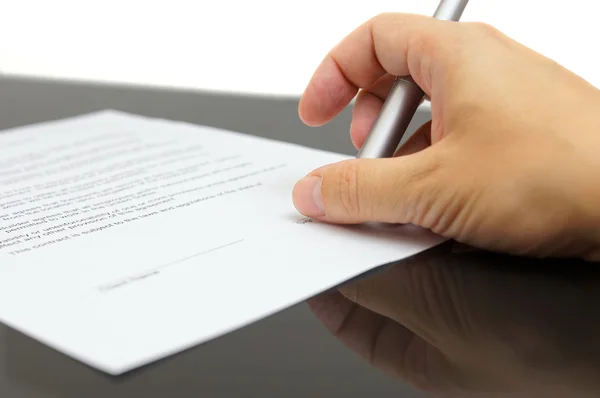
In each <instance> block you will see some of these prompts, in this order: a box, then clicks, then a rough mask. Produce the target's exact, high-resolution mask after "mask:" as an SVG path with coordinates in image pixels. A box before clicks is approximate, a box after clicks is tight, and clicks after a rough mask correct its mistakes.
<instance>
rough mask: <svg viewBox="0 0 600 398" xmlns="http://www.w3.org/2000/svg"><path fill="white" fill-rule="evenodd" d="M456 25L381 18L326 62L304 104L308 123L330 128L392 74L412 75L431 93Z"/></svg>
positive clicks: (421, 19)
mask: <svg viewBox="0 0 600 398" xmlns="http://www.w3.org/2000/svg"><path fill="white" fill-rule="evenodd" d="M454 26H455V24H454V23H453V22H448V21H440V20H436V19H433V18H431V17H426V16H421V15H411V14H394V13H386V14H380V15H378V16H376V17H374V18H372V19H370V20H369V21H367V22H366V23H364V24H363V25H361V26H360V27H358V28H357V29H356V30H354V31H353V32H352V33H350V34H349V35H348V36H347V37H346V38H345V39H344V40H342V41H341V42H340V43H339V44H338V45H337V46H336V47H335V48H333V49H332V50H331V51H330V52H329V54H327V56H326V57H325V59H324V60H323V61H322V62H321V64H320V65H319V67H318V68H317V70H316V71H315V73H314V74H313V76H312V78H311V80H310V82H309V84H308V86H307V87H306V90H305V91H304V94H303V95H302V98H301V99H300V104H299V115H300V118H301V119H302V121H303V122H304V123H306V124H308V125H311V126H319V125H322V124H324V123H327V122H328V121H329V120H331V119H332V118H333V117H335V116H336V115H337V114H338V113H339V112H341V111H342V110H343V109H344V107H345V106H346V105H348V104H349V103H350V101H351V100H352V98H354V96H355V95H356V93H357V92H358V90H359V89H361V88H367V87H369V86H370V85H371V84H373V83H374V82H375V81H376V80H377V79H379V78H380V77H382V76H383V75H385V74H386V73H389V74H392V75H394V76H407V75H411V76H412V78H413V79H414V80H415V82H416V83H417V84H418V85H419V86H420V87H421V88H422V89H423V91H425V93H426V94H428V95H429V94H430V88H431V75H432V73H433V72H432V70H433V68H434V67H435V66H436V59H437V58H440V57H441V56H443V53H446V52H447V51H448V50H447V48H448V44H449V43H452V41H453V40H454V37H455V36H456V34H455V29H454Z"/></svg>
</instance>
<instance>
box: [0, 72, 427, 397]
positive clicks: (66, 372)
mask: <svg viewBox="0 0 600 398" xmlns="http://www.w3.org/2000/svg"><path fill="white" fill-rule="evenodd" d="M106 108H111V109H118V110H122V111H126V112H131V113H136V114H141V115H147V116H155V117H164V118H170V119H175V120H183V121H188V122H194V123H198V124H205V125H211V126H217V127H221V128H226V129H231V130H235V131H241V132H246V133H250V134H257V135H262V136H266V137H271V138H275V139H280V140H284V141H290V142H295V143H299V144H303V145H306V146H311V147H317V148H323V149H328V150H333V151H338V152H343V153H353V147H352V146H351V144H350V140H349V135H348V127H349V120H350V119H349V117H350V112H349V110H347V111H345V112H344V113H343V114H342V115H341V116H340V117H339V118H338V119H336V120H335V121H334V122H333V123H332V124H330V125H328V126H325V127H323V128H322V129H312V128H308V127H306V126H304V125H303V124H302V123H301V122H300V120H299V119H298V115H297V100H292V99H290V100H282V99H273V98H262V97H258V98H255V97H245V96H229V95H220V94H212V93H202V92H191V91H189V92H186V91H171V90H162V89H160V90H159V89H149V88H139V87H124V86H106V85H97V84H81V83H69V82H53V81H38V80H27V79H12V78H0V129H5V128H9V127H14V126H19V125H23V124H28V123H34V122H41V121H45V120H51V119H57V118H63V117H69V116H74V115H78V114H82V113H87V112H91V111H96V110H101V109H106ZM427 117H428V115H426V114H423V115H419V118H420V119H422V120H423V121H425V120H426V118H427ZM0 156H1V155H0ZM325 396H330V397H346V398H352V397H379V398H385V397H406V398H411V397H420V396H421V395H420V394H418V393H416V392H414V390H413V389H412V388H410V387H407V386H406V385H404V384H403V383H400V382H397V381H395V380H392V379H391V378H389V377H387V376H385V375H383V374H381V373H379V372H378V371H375V370H373V369H371V368H370V367H369V366H368V365H366V364H364V363H363V362H362V361H361V360H359V359H358V358H357V357H356V356H355V355H354V354H352V353H350V352H348V351H346V349H345V348H344V347H342V346H341V344H339V343H338V342H337V341H336V340H335V339H334V338H333V337H331V336H330V335H329V334H328V332H327V331H326V330H325V328H324V327H322V326H321V324H320V323H319V322H318V321H317V320H316V319H315V318H314V316H313V314H312V313H311V312H310V311H309V309H308V308H307V306H306V305H298V306H295V307H293V308H290V309H288V310H286V311H283V312H281V313H279V314H277V315H275V316H272V317H270V318H268V319H264V320H262V321H260V322H258V323H255V324H253V325H251V326H249V327H247V328H244V329H242V330H239V331H237V332H234V333H232V334H229V335H227V336H225V337H223V338H220V339H217V340H214V341H212V342H209V343H207V344H204V345H202V346H199V347H197V348H195V349H192V350H189V351H187V352H185V353H183V354H181V355H178V356H175V357H173V358H169V359H167V360H164V361H161V362H159V363H157V364H155V365H152V366H150V367H148V368H144V369H142V370H140V371H139V372H134V373H133V374H131V375H128V376H127V377H124V378H116V379H113V378H110V377H107V376H104V375H103V374H100V373H96V372H95V371H93V370H91V369H89V368H87V367H85V366H83V365H80V364H79V363H77V362H75V361H73V360H71V359H69V358H67V357H65V356H63V355H62V354H60V353H58V352H55V351H54V350H52V349H49V348H47V347H46V346H44V345H42V344H40V343H38V342H37V341H34V340H32V339H30V338H28V337H26V336H23V335H22V334H20V333H18V332H15V331H14V330H12V329H8V328H6V327H4V326H0V397H2V398H50V397H65V398H67V397H68V398H71V397H72V398H84V397H85V398H100V397H102V398H108V397H110V398H121V397H140V398H141V397H143V398H155V397H169V398H176V397H214V398H216V397H228V398H231V397H262V398H269V397H286V398H293V397H325Z"/></svg>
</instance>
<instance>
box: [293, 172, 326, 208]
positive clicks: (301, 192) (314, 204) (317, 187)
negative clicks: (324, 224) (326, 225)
mask: <svg viewBox="0 0 600 398" xmlns="http://www.w3.org/2000/svg"><path fill="white" fill-rule="evenodd" d="M294 205H295V206H296V208H297V209H298V211H299V212H300V213H302V214H304V215H305V216H308V217H322V216H324V215H325V208H324V206H323V198H322V197H321V177H316V176H310V177H305V178H303V179H301V180H300V181H298V183H297V184H296V187H295V188H294Z"/></svg>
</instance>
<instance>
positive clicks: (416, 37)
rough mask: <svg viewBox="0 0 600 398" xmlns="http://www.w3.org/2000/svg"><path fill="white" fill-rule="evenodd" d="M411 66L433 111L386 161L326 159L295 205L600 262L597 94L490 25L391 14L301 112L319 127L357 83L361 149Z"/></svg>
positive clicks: (356, 35) (362, 33)
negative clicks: (394, 86)
mask: <svg viewBox="0 0 600 398" xmlns="http://www.w3.org/2000/svg"><path fill="white" fill-rule="evenodd" d="M408 74H410V75H412V77H413V79H414V80H415V82H416V83H417V84H419V85H420V86H421V88H422V89H423V90H424V91H425V92H426V94H427V95H428V96H429V97H430V98H431V107H432V121H431V123H430V124H428V125H426V126H423V127H422V128H421V129H420V130H419V131H418V133H417V134H416V135H415V136H413V137H412V139H411V140H410V142H409V143H408V145H406V146H405V147H404V148H402V149H401V150H400V152H399V155H402V156H397V157H395V158H391V159H357V160H349V161H343V162H340V163H337V164H333V165H326V166H324V167H322V168H319V169H317V170H314V171H313V172H312V173H310V175H309V176H307V178H305V179H303V180H301V181H299V182H298V183H297V185H296V187H295V189H294V192H293V200H294V204H295V206H296V208H297V209H298V210H299V211H300V212H301V213H303V214H305V215H307V216H310V217H313V218H316V219H320V220H323V221H326V222H332V223H340V224H351V223H361V222H366V221H377V222H390V223H412V224H416V225H419V226H422V227H425V228H428V229H431V230H433V231H434V232H436V233H438V234H440V235H443V236H445V237H448V238H452V239H455V240H457V241H459V242H461V243H466V244H469V245H472V246H475V247H478V248H483V249H488V250H494V251H499V252H508V253H512V254H527V255H535V256H544V257H545V256H567V257H582V258H586V259H589V260H599V259H600V236H599V235H600V234H599V232H598V230H600V228H599V226H600V221H599V220H600V206H599V205H598V203H599V202H600V184H597V183H596V181H599V180H600V157H598V156H597V153H596V152H597V148H599V147H600V134H599V133H598V132H599V131H600V117H598V115H599V113H598V109H600V94H599V93H598V90H597V89H596V88H594V87H593V86H591V85H589V84H588V83H587V82H586V81H584V80H583V79H581V78H579V77H578V76H575V75H574V74H572V73H571V72H569V71H567V70H566V69H564V68H562V67H561V66H559V65H557V64H556V63H554V62H553V61H551V60H549V59H547V58H544V57H542V56H541V55H539V54H537V53H535V52H533V51H532V50H530V49H528V48H526V47H524V46H522V45H520V44H519V43H516V42H515V41H513V40H511V39H510V38H508V37H506V36H504V35H503V34H502V33H500V32H498V31H496V30H495V29H494V28H491V27H489V26H486V25H481V24H468V23H465V24H457V23H453V22H447V21H437V20H434V19H432V18H427V17H421V16H413V15H400V14H384V15H381V16H378V17H376V18H374V19H372V20H370V21H368V22H367V23H365V24H364V25H362V26H360V27H359V28H358V29H357V30H355V31H354V32H352V33H351V34H350V35H349V36H347V37H346V38H345V39H344V40H343V41H342V42H341V43H340V44H339V45H338V46H336V47H335V48H334V49H333V50H332V51H331V52H330V53H329V54H328V55H327V57H326V58H325V59H324V60H323V62H322V63H321V65H319V67H318V69H317V71H316V72H315V74H314V76H313V77H312V80H311V81H310V83H309V84H308V87H307V88H306V91H305V93H304V95H303V97H302V99H301V101H300V106H299V114H300V118H301V119H302V120H303V121H304V122H305V123H306V124H308V125H311V126H319V125H322V124H324V123H326V122H328V121H329V120H331V119H332V118H333V117H335V116H336V115H337V114H338V113H339V112H340V111H341V110H342V109H343V108H344V107H345V106H346V105H347V104H348V103H349V102H350V101H351V99H352V98H353V97H354V96H355V95H356V93H357V92H358V91H359V90H360V92H359V93H358V97H357V99H356V105H355V108H354V111H353V112H354V114H353V118H352V127H351V131H350V134H351V137H352V142H353V143H354V144H355V145H356V147H357V148H359V147H360V146H361V145H362V143H363V142H364V139H365V136H366V134H367V133H368V130H369V128H370V126H371V125H372V123H373V122H374V120H375V117H376V115H377V113H378V111H379V109H380V107H381V105H382V99H383V98H384V97H385V95H386V93H387V91H388V90H389V87H390V83H391V81H392V80H391V78H390V76H392V75H408Z"/></svg>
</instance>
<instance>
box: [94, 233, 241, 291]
mask: <svg viewBox="0 0 600 398" xmlns="http://www.w3.org/2000/svg"><path fill="white" fill-rule="evenodd" d="M243 241H244V239H239V240H236V241H233V242H229V243H226V244H224V245H221V246H217V247H213V248H212V249H208V250H205V251H203V252H200V253H196V254H192V255H191V256H187V257H184V258H180V259H178V260H175V261H171V262H170V263H166V264H163V265H159V266H158V267H155V268H152V269H150V270H148V271H144V272H143V273H140V274H137V275H131V276H128V277H125V278H122V279H120V280H119V281H116V282H112V283H108V284H105V285H102V286H100V287H99V290H100V291H101V292H107V291H109V290H113V289H116V288H118V287H121V286H125V285H127V284H129V283H131V282H136V281H139V280H142V279H146V278H148V277H150V276H153V275H156V274H159V273H160V271H161V270H164V269H165V268H169V267H172V266H173V265H176V264H180V263H182V262H185V261H187V260H190V259H192V258H195V257H200V256H202V255H204V254H208V253H211V252H214V251H217V250H220V249H224V248H226V247H229V246H233V245H235V244H236V243H241V242H243Z"/></svg>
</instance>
